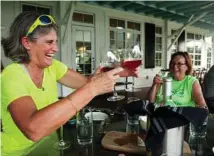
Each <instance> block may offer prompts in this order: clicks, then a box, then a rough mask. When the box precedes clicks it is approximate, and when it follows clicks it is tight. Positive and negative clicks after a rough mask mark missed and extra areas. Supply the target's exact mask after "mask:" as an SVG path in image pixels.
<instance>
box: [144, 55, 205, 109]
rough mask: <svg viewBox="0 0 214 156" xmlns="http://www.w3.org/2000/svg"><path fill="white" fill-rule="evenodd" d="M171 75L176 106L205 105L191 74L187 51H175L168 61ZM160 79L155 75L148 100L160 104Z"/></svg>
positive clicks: (197, 84)
mask: <svg viewBox="0 0 214 156" xmlns="http://www.w3.org/2000/svg"><path fill="white" fill-rule="evenodd" d="M169 69H170V74H169V75H171V77H172V100H173V102H174V103H175V104H176V106H178V107H179V106H191V107H205V108H206V102H205V100H204V97H203V94H202V90H201V86H200V84H199V82H198V80H197V79H196V78H195V77H193V76H191V73H192V60H191V58H190V56H189V54H188V53H187V52H176V53H174V54H173V55H172V57H171V60H170V63H169ZM161 84H162V79H161V77H160V75H156V76H155V77H154V80H153V84H152V87H151V89H150V92H149V97H148V99H149V101H150V102H152V103H156V104H160V103H159V102H160V101H162V99H163V96H162V91H161V90H162V87H161Z"/></svg>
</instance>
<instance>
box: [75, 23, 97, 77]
mask: <svg viewBox="0 0 214 156" xmlns="http://www.w3.org/2000/svg"><path fill="white" fill-rule="evenodd" d="M72 36H73V37H72V38H73V39H72V41H73V46H72V47H74V50H75V51H74V55H75V56H73V57H72V58H73V61H74V62H75V65H74V68H75V69H76V71H77V72H79V73H81V74H84V75H86V76H87V75H90V74H91V73H93V71H94V70H95V50H94V28H93V27H84V26H72ZM74 59H75V60H74Z"/></svg>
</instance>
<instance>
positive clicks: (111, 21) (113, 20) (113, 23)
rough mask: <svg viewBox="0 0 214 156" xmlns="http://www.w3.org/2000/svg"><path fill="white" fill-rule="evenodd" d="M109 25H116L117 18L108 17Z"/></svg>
mask: <svg viewBox="0 0 214 156" xmlns="http://www.w3.org/2000/svg"><path fill="white" fill-rule="evenodd" d="M110 27H115V28H116V27H117V20H116V19H112V18H110Z"/></svg>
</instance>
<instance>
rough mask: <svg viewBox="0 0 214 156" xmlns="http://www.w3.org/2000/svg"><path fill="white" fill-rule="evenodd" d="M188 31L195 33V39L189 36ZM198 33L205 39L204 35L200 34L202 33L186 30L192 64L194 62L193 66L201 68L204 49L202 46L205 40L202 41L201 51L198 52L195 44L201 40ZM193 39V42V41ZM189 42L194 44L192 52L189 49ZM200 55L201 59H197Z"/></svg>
mask: <svg viewBox="0 0 214 156" xmlns="http://www.w3.org/2000/svg"><path fill="white" fill-rule="evenodd" d="M188 33H189V34H193V35H194V38H193V39H189V38H188V36H187V35H188ZM196 35H201V38H202V40H203V37H204V36H203V35H202V34H200V33H194V32H186V51H187V52H188V53H189V54H190V56H191V57H192V64H193V68H201V66H202V51H203V48H202V46H203V45H202V44H203V42H201V47H200V50H201V53H197V52H196V46H195V44H196V43H197V41H199V40H196ZM191 41H192V42H191ZM188 42H190V43H188ZM188 44H193V45H192V46H193V47H192V49H193V51H192V52H190V51H188ZM198 57H200V60H199V59H196V58H198Z"/></svg>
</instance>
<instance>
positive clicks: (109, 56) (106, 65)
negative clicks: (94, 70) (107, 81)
mask: <svg viewBox="0 0 214 156" xmlns="http://www.w3.org/2000/svg"><path fill="white" fill-rule="evenodd" d="M119 65H120V56H119V55H117V53H116V52H115V53H113V52H111V51H108V52H107V53H106V54H104V55H103V58H102V61H101V63H100V66H101V68H102V71H103V72H107V71H109V70H112V69H114V68H115V67H117V66H119ZM124 98H125V96H124V95H118V93H117V91H116V88H115V85H114V89H113V96H110V97H108V98H107V100H108V101H119V100H122V99H124Z"/></svg>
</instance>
